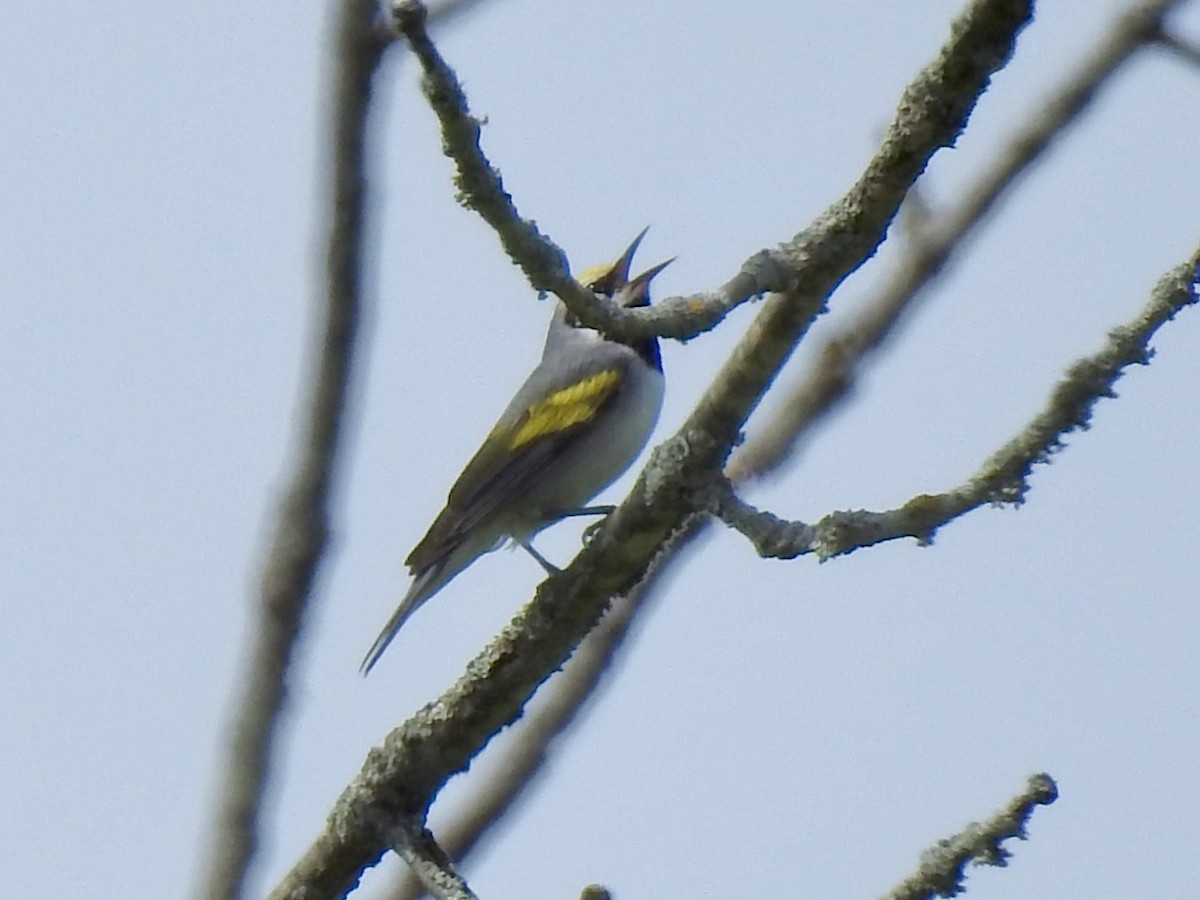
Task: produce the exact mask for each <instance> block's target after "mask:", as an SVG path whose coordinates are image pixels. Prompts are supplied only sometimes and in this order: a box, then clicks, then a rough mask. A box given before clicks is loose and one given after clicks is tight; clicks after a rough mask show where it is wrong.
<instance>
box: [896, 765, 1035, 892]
mask: <svg viewBox="0 0 1200 900" xmlns="http://www.w3.org/2000/svg"><path fill="white" fill-rule="evenodd" d="M1057 799H1058V785H1056V784H1055V783H1054V779H1053V778H1051V777H1050V776H1049V775H1046V774H1044V773H1042V774H1039V775H1034V776H1032V777H1030V779H1029V782H1028V783H1027V784H1026V785H1025V790H1023V791H1022V792H1021V793H1019V794H1017V796H1015V797H1013V798H1012V800H1010V801H1009V802H1008V805H1007V806H1005V807H1004V809H1002V810H1000V812H998V813H996V814H995V815H994V816H992V817H991V818H990V819H988V820H987V821H986V822H972V823H971V824H970V825H968V826H967V827H966V828H964V829H963V830H962V831H960V832H959V833H958V834H956V835H954V836H952V837H949V838H945V839H943V840H940V841H938V844H937V846H936V847H933V848H931V849H929V850H926V851H925V853H924V854H922V856H921V862H920V865H919V866H918V868H917V871H916V872H915V873H914V874H913V875H910V876H909V877H908V878H906V879H905V880H904V883H903V884H901V885H899V886H898V887H896V888H895V889H894V890H892V891H891V892H890V893H888V894H887V895H886V896H885V897H884V900H931V898H934V897H954V896H956V895H957V894H960V893H962V892H963V891H964V890H965V888H964V887H963V879H964V878H965V877H966V868H967V864H968V863H972V862H974V863H976V864H977V865H988V866H1005V865H1007V864H1008V859H1009V856H1010V855H1011V854H1010V853H1009V852H1008V851H1007V850H1005V849H1004V847H1003V843H1004V841H1007V840H1010V839H1012V838H1019V839H1020V840H1025V827H1026V825H1027V824H1028V822H1029V819H1030V817H1031V816H1032V815H1033V811H1034V809H1035V808H1036V807H1038V806H1049V805H1050V804H1051V803H1053V802H1054V801H1055V800H1057Z"/></svg>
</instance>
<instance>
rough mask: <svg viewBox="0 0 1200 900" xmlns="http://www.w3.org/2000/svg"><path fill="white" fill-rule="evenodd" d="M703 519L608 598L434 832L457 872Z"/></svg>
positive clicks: (597, 679) (590, 690) (397, 897)
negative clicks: (509, 739)
mask: <svg viewBox="0 0 1200 900" xmlns="http://www.w3.org/2000/svg"><path fill="white" fill-rule="evenodd" d="M707 521H708V520H707V519H700V518H697V519H694V520H693V523H694V526H693V527H692V528H690V529H688V530H686V531H683V532H680V533H679V534H678V535H677V536H676V537H675V538H674V539H673V541H672V545H671V546H670V547H666V548H664V549H663V552H662V553H661V554H660V555H659V556H658V558H657V559H656V560H655V563H654V565H653V566H652V568H651V570H650V571H649V572H648V573H647V574H646V577H645V578H643V579H642V581H641V582H639V583H638V585H637V586H636V587H635V588H634V589H633V590H631V591H630V592H629V593H627V594H626V595H624V596H620V597H615V598H614V599H613V602H612V607H611V608H610V609H609V611H608V613H607V614H606V615H605V616H604V618H603V619H601V620H600V624H599V625H597V626H596V627H595V628H594V629H593V630H592V631H591V632H590V633H589V634H588V636H587V637H586V638H585V639H584V641H583V643H582V644H580V645H579V648H578V649H577V650H576V651H575V654H574V656H572V657H571V659H570V661H569V662H568V663H567V664H566V666H565V668H564V669H563V671H562V673H561V674H559V675H558V676H557V677H556V678H554V679H553V680H551V681H550V683H549V684H548V685H546V686H545V687H544V688H543V689H542V692H541V693H540V694H539V696H538V699H537V702H536V704H534V706H533V710H532V712H530V711H527V712H526V714H525V715H524V716H523V717H522V719H521V722H520V723H519V725H518V726H517V727H518V728H519V729H520V731H519V734H518V736H517V738H516V741H515V742H514V743H513V744H511V745H510V746H508V747H506V748H505V751H504V755H503V756H502V757H501V758H500V759H498V760H493V761H492V766H491V768H492V773H493V774H490V775H489V776H488V778H487V780H486V781H485V782H484V783H483V784H482V785H480V786H479V787H478V788H477V789H475V790H473V791H472V794H471V799H470V802H469V808H468V810H467V812H466V813H465V814H464V815H463V816H462V817H461V818H459V819H457V820H455V821H454V822H452V823H451V824H450V825H448V826H446V827H442V828H439V829H438V834H439V835H440V844H441V846H442V847H443V848H444V849H445V851H446V852H447V854H449V856H450V857H451V858H452V859H454V860H457V861H458V863H459V864H460V865H461V864H462V862H463V860H464V859H465V858H466V857H467V855H468V854H470V853H471V851H472V850H474V849H475V848H476V846H477V845H478V843H479V842H480V841H481V840H482V838H483V836H484V835H485V834H486V833H487V831H488V830H489V829H490V828H491V827H492V826H493V825H495V824H496V822H497V821H498V820H499V819H501V818H502V817H503V816H504V815H505V814H506V813H507V812H508V811H509V810H510V809H512V808H513V807H514V806H515V805H516V804H517V803H518V802H519V801H520V800H521V799H522V797H523V796H524V795H525V794H526V793H527V792H528V791H529V789H530V788H532V787H533V786H534V785H535V783H536V778H537V775H538V774H539V773H540V772H541V771H543V769H544V765H545V763H546V761H547V760H548V758H549V753H550V751H549V748H550V746H551V744H552V743H553V742H554V739H555V738H557V737H558V736H559V735H561V734H562V733H563V732H565V731H566V730H567V729H568V728H570V727H571V725H572V724H574V722H575V720H576V718H577V717H578V716H579V715H580V714H581V713H582V712H583V711H584V704H585V703H586V702H587V700H588V699H589V698H590V697H592V696H593V694H594V693H595V690H596V688H597V687H598V686H599V684H600V683H601V681H602V679H603V676H604V674H605V673H606V672H607V671H608V670H609V668H610V666H611V665H612V663H613V660H614V659H615V657H616V656H617V654H618V653H619V652H620V651H621V649H622V648H623V646H624V645H625V639H626V638H627V637H628V636H629V634H630V630H631V628H632V626H633V622H634V619H635V618H636V617H637V615H638V614H639V613H640V612H642V611H643V610H644V609H645V608H646V607H647V606H649V605H650V603H651V602H652V600H653V599H655V598H656V597H658V596H661V594H660V592H658V591H657V590H656V588H657V587H658V585H659V582H660V577H661V576H662V574H664V571H665V569H666V566H667V564H668V563H672V562H676V561H677V560H678V558H679V550H681V549H682V547H683V545H684V544H685V543H690V542H691V540H692V539H693V538H694V537H696V536H698V535H699V534H700V533H701V531H702V526H704V525H706V524H707ZM423 894H424V887H423V885H422V884H421V882H420V880H419V879H418V878H417V877H416V876H415V875H414V874H413V873H411V872H405V873H404V874H402V875H401V876H400V878H399V880H398V881H397V883H396V885H395V886H394V887H393V889H392V890H391V891H390V892H389V895H388V896H389V897H390V900H417V898H419V897H421V896H423Z"/></svg>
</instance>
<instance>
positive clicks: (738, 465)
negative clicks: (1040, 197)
mask: <svg viewBox="0 0 1200 900" xmlns="http://www.w3.org/2000/svg"><path fill="white" fill-rule="evenodd" d="M1179 3H1180V0H1154V2H1150V3H1143V4H1141V5H1139V6H1137V7H1134V8H1132V9H1131V10H1130V11H1128V12H1127V13H1125V14H1124V15H1121V16H1119V17H1117V18H1116V19H1115V21H1114V22H1113V25H1112V27H1111V28H1110V29H1109V31H1108V33H1107V34H1106V35H1105V37H1104V39H1103V40H1102V41H1101V42H1100V43H1099V44H1098V46H1097V47H1096V49H1095V50H1093V51H1092V53H1090V54H1089V55H1088V57H1087V58H1086V59H1085V60H1084V61H1083V63H1081V64H1080V66H1079V68H1078V69H1077V70H1076V71H1075V72H1074V73H1072V74H1071V75H1070V76H1068V77H1067V78H1066V79H1065V80H1064V82H1063V84H1062V85H1061V86H1060V87H1059V88H1058V89H1057V90H1055V91H1054V92H1053V94H1052V95H1051V96H1050V97H1049V98H1048V99H1047V100H1046V101H1045V102H1043V103H1041V104H1039V106H1038V111H1037V112H1036V113H1035V114H1034V115H1031V116H1030V118H1029V119H1028V120H1026V121H1025V123H1024V124H1023V125H1022V126H1021V127H1020V128H1019V129H1018V130H1017V131H1016V133H1015V134H1013V136H1012V137H1011V138H1010V139H1009V140H1008V141H1007V142H1006V144H1005V146H1004V147H1003V149H1002V150H1001V151H1000V153H999V154H998V155H997V156H996V158H995V159H994V161H993V162H992V163H991V164H990V165H989V166H988V167H987V168H986V169H985V170H984V171H983V172H982V173H981V174H980V176H979V177H978V178H976V179H975V180H974V181H973V182H972V183H971V185H970V186H969V187H968V188H967V190H966V192H965V193H964V194H963V196H962V197H961V199H959V200H958V202H957V203H956V204H955V205H954V206H953V207H952V208H951V209H950V210H949V211H947V212H945V213H942V214H941V215H932V214H931V213H929V211H923V213H922V221H921V226H920V228H919V229H917V230H916V233H915V234H914V235H913V237H912V239H910V240H909V242H908V244H907V246H906V247H905V253H904V257H903V263H902V265H901V266H900V268H899V270H898V271H897V272H896V273H895V274H894V275H893V276H892V278H891V279H890V280H889V282H888V283H887V285H886V286H885V287H884V288H883V289H882V290H881V291H880V292H879V294H878V295H877V296H876V297H874V298H873V299H872V300H871V301H870V302H869V303H868V305H867V308H866V311H865V312H864V313H863V314H862V315H860V316H859V317H858V319H857V320H856V321H855V322H853V323H852V324H851V325H850V326H849V327H847V328H845V329H843V330H842V332H841V333H840V334H838V335H837V336H836V337H834V338H832V339H830V340H829V341H828V342H827V343H826V344H825V345H824V347H823V348H822V350H821V352H820V353H819V354H818V355H817V361H816V364H815V365H814V366H813V368H812V370H811V371H810V372H809V373H808V374H807V375H806V376H805V377H804V378H803V379H801V381H800V383H799V385H798V386H797V387H795V388H794V389H792V391H791V392H790V393H791V396H790V397H789V398H788V400H787V401H786V402H784V403H783V404H781V405H780V407H779V412H778V413H777V414H776V415H775V417H774V418H773V419H772V421H771V423H770V425H769V426H768V427H766V428H764V429H763V430H762V431H761V432H759V433H758V434H756V435H754V436H753V438H752V439H751V440H749V441H747V443H746V444H745V445H744V446H742V447H741V448H739V450H738V451H737V453H735V454H734V456H733V458H732V459H731V460H730V463H729V465H728V466H727V467H726V474H727V475H728V476H729V478H730V479H731V480H732V481H733V482H734V483H735V484H737V483H741V482H745V481H747V480H749V479H752V478H756V477H758V476H759V475H760V474H762V473H765V472H768V471H775V470H777V469H778V467H779V465H780V464H781V463H782V462H783V461H784V460H785V459H787V458H788V457H790V456H791V455H792V454H793V452H794V451H795V449H796V447H797V445H798V444H799V442H800V441H801V440H802V439H803V437H804V436H805V435H806V434H807V433H808V432H809V431H810V429H811V428H812V427H813V425H814V424H815V423H816V422H818V421H819V420H820V419H821V418H823V417H824V416H825V415H826V414H828V412H829V411H830V410H832V409H834V408H835V407H836V406H837V405H838V403H839V402H840V401H842V400H843V399H845V397H846V396H847V395H848V394H849V393H850V391H851V390H853V387H854V385H855V383H856V381H857V377H858V373H859V372H860V371H861V370H862V368H863V366H864V363H865V361H866V359H867V358H868V357H869V356H871V355H872V353H873V352H874V351H875V350H877V349H879V348H880V347H881V346H882V345H883V344H884V342H885V341H886V340H887V337H888V336H889V335H890V334H891V333H892V331H893V329H894V328H895V327H896V325H897V324H898V323H899V322H900V320H901V318H902V317H903V316H904V315H905V314H907V313H908V312H909V311H910V310H911V309H912V308H913V307H914V305H916V303H917V302H918V301H919V300H921V299H922V298H923V297H924V296H925V295H926V293H927V288H928V287H929V285H930V284H931V283H932V282H933V281H935V280H936V279H937V277H938V275H940V274H941V272H942V271H943V270H944V268H945V266H946V264H947V263H948V262H949V261H950V260H951V259H952V258H953V257H954V256H955V255H957V254H958V253H960V252H962V250H963V249H965V247H966V246H967V239H968V238H969V237H970V236H971V235H972V234H973V233H974V231H975V229H976V227H977V226H978V225H979V224H981V223H982V222H983V221H985V220H986V219H987V216H988V213H989V212H991V210H992V209H994V208H995V205H996V202H997V201H998V200H999V199H1000V197H1001V196H1003V195H1004V194H1006V193H1007V192H1008V191H1009V190H1011V189H1012V188H1013V187H1014V186H1015V185H1016V183H1017V182H1018V181H1019V179H1020V177H1021V175H1022V174H1024V173H1025V172H1026V171H1028V170H1029V168H1030V167H1031V166H1032V165H1033V164H1034V163H1035V162H1037V161H1038V160H1039V159H1041V158H1042V156H1043V155H1044V154H1045V152H1046V151H1047V150H1049V149H1050V147H1051V146H1052V145H1053V144H1055V143H1056V142H1057V141H1059V140H1060V139H1061V137H1062V135H1063V133H1064V131H1065V130H1066V129H1068V128H1069V127H1070V126H1071V125H1073V124H1074V123H1075V122H1077V121H1078V120H1079V118H1080V117H1081V116H1082V114H1083V113H1084V112H1085V111H1086V110H1087V109H1088V108H1089V107H1090V105H1091V103H1092V101H1093V100H1094V99H1095V98H1096V96H1097V95H1098V93H1099V92H1100V90H1101V89H1102V88H1103V87H1104V86H1105V85H1106V84H1107V83H1108V82H1110V81H1111V80H1112V78H1113V77H1114V76H1115V75H1116V74H1117V73H1118V72H1120V71H1122V70H1123V67H1124V64H1125V63H1126V62H1128V61H1129V59H1130V58H1131V57H1132V56H1133V55H1134V53H1135V52H1136V51H1137V50H1139V49H1140V48H1142V47H1144V46H1145V45H1146V44H1147V43H1149V42H1152V41H1155V40H1159V39H1164V38H1162V37H1161V36H1162V34H1163V32H1162V21H1163V18H1164V16H1166V14H1167V13H1169V12H1170V11H1171V9H1172V8H1173V7H1175V6H1178V5H1179ZM910 196H911V194H910Z"/></svg>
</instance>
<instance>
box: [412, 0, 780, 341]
mask: <svg viewBox="0 0 1200 900" xmlns="http://www.w3.org/2000/svg"><path fill="white" fill-rule="evenodd" d="M394 12H395V21H396V27H397V29H398V30H399V31H400V32H401V33H402V34H403V35H404V36H405V37H406V38H407V39H408V43H409V46H410V47H411V48H412V50H413V53H414V54H415V55H416V57H417V59H418V61H419V62H420V63H421V66H422V69H423V71H424V76H423V78H422V81H421V86H422V89H423V90H424V92H425V97H426V99H427V100H428V101H429V105H430V106H431V107H432V109H433V111H434V112H435V113H436V114H437V117H438V121H439V123H440V124H441V128H442V149H443V151H444V152H445V153H446V155H447V156H448V157H450V158H451V159H452V160H454V162H455V165H456V167H457V172H456V174H455V187H456V189H457V191H458V197H459V200H460V202H462V203H463V205H465V206H466V207H468V208H469V209H473V210H474V211H475V212H477V213H479V215H480V216H481V217H482V218H483V219H484V221H486V222H487V223H488V224H489V225H491V226H492V228H493V230H495V232H496V235H497V236H498V237H499V238H500V243H501V246H503V247H504V250H505V252H506V253H507V254H508V255H509V257H510V258H511V259H512V260H513V262H514V263H516V264H517V265H518V266H519V267H520V268H521V270H522V271H523V272H524V273H525V275H526V277H527V278H528V279H529V282H530V284H532V285H533V286H534V288H536V289H537V290H538V291H542V292H547V291H548V292H550V293H553V294H555V295H557V296H558V297H559V298H560V299H561V300H562V301H563V303H565V304H566V305H567V307H568V308H569V309H570V310H571V312H572V313H574V314H575V315H576V316H577V317H578V318H579V320H580V321H581V322H583V323H584V324H586V325H590V326H592V327H594V328H599V329H600V330H602V331H604V332H605V333H606V334H609V335H611V336H612V337H615V338H620V339H623V340H637V339H641V338H645V337H649V336H650V335H653V334H657V335H660V336H663V337H674V338H679V339H687V338H690V337H695V336H696V335H697V334H700V333H701V332H704V331H707V330H709V329H711V328H713V327H715V326H716V325H717V324H718V323H719V322H720V321H721V319H722V318H724V316H725V315H726V314H727V313H728V312H729V311H730V310H731V309H734V308H735V307H737V306H738V305H740V304H741V303H744V302H745V301H747V300H749V299H750V298H752V297H757V296H761V295H762V294H765V293H767V292H768V291H780V290H785V289H786V288H787V287H788V286H789V285H790V284H791V283H792V282H793V281H794V280H795V276H794V272H793V271H792V269H791V266H790V265H789V264H787V263H786V262H785V261H784V260H783V258H782V257H781V256H780V255H779V254H778V253H775V252H772V251H765V250H764V251H760V252H759V253H756V254H754V255H752V256H751V257H750V258H749V259H747V260H746V261H745V262H744V263H743V264H742V266H741V269H740V270H739V271H738V273H737V274H736V275H734V277H733V278H731V279H730V280H729V282H728V283H726V284H725V285H723V286H722V287H721V288H719V289H717V290H716V291H713V292H711V293H708V294H697V295H694V296H691V297H674V298H668V299H666V300H663V301H660V302H658V303H656V304H654V306H653V307H648V308H643V309H624V308H622V307H621V306H620V305H619V304H617V303H615V302H614V301H612V300H610V299H606V298H605V297H602V296H597V295H594V294H592V293H591V292H590V291H588V290H586V289H584V288H583V286H581V285H580V284H579V283H578V282H576V281H575V279H574V278H572V277H571V272H570V267H569V264H568V262H567V255H566V253H565V252H564V251H563V250H562V248H560V247H559V246H558V245H557V244H555V243H554V242H553V241H552V240H550V239H549V238H548V237H546V236H545V235H544V234H542V233H541V231H539V230H538V227H537V225H536V224H535V223H534V222H533V221H532V220H527V219H523V218H522V217H521V215H520V213H519V212H518V211H517V207H516V204H515V203H514V202H513V199H512V197H511V196H510V195H509V194H508V192H507V191H505V189H504V182H503V180H502V178H501V176H500V172H499V170H498V169H497V168H496V167H495V166H493V165H492V163H491V162H490V161H489V160H488V158H487V157H486V156H485V155H484V152H483V149H482V148H481V147H480V145H479V138H480V132H481V129H482V125H481V123H480V121H479V120H478V119H476V118H475V117H474V116H472V115H471V113H470V110H469V108H468V106H467V99H466V96H465V95H464V94H463V90H462V86H461V85H460V84H459V81H458V77H457V76H456V75H455V73H454V71H453V69H451V68H450V66H449V65H448V64H447V63H446V61H445V60H444V59H443V58H442V56H441V54H440V53H439V52H438V49H437V47H436V46H435V45H434V43H433V41H432V40H431V39H430V37H429V34H428V32H427V30H426V13H425V7H424V5H423V4H421V3H420V2H417V0H404V2H401V3H397V4H396V6H395V9H394Z"/></svg>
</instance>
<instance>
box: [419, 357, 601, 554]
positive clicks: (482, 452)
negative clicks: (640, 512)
mask: <svg viewBox="0 0 1200 900" xmlns="http://www.w3.org/2000/svg"><path fill="white" fill-rule="evenodd" d="M624 381H625V368H624V366H622V365H621V364H620V363H619V362H616V361H614V360H611V359H610V360H607V361H605V362H604V363H602V364H593V365H591V366H590V367H587V368H582V367H577V368H571V369H568V370H567V371H565V372H563V373H561V374H560V375H559V376H558V377H556V378H554V380H553V382H551V381H550V380H549V376H548V375H547V374H546V372H545V370H542V369H539V370H535V372H534V373H533V375H531V376H530V378H529V380H528V381H527V382H526V383H525V385H523V386H522V388H521V390H520V391H518V393H517V396H516V398H515V400H514V405H513V406H511V407H510V408H509V409H508V410H507V411H506V412H505V414H504V415H503V416H501V418H500V421H499V422H497V423H496V426H495V427H494V428H493V429H492V430H491V432H490V433H489V434H488V436H487V439H486V440H485V441H484V443H483V446H482V447H480V449H479V452H478V453H476V454H475V456H474V458H472V459H471V461H470V462H469V463H467V467H466V468H465V469H464V470H463V473H462V474H461V475H460V476H459V477H458V481H456V482H455V484H454V487H453V488H451V490H450V496H449V499H448V500H447V502H446V508H445V509H444V510H442V512H441V514H440V515H439V516H438V517H437V519H436V520H435V521H434V523H433V525H432V526H431V527H430V529H429V532H428V533H427V534H426V535H425V537H424V538H422V539H421V542H420V543H419V544H417V546H416V547H415V548H414V549H413V551H412V553H411V554H409V557H408V560H407V563H408V566H409V568H410V569H411V570H412V571H413V572H414V573H419V572H421V571H423V570H425V569H427V568H429V567H430V566H432V565H435V564H436V563H437V561H438V560H439V559H441V558H443V557H444V556H445V555H446V554H448V553H449V552H450V551H452V550H453V549H454V548H455V547H456V546H458V544H459V542H460V541H461V540H462V538H463V536H464V535H465V534H467V533H468V532H470V531H471V529H473V528H474V527H476V526H477V525H479V524H480V523H481V522H483V521H484V520H486V519H487V518H488V517H489V516H491V515H492V514H493V513H495V512H496V510H498V509H503V508H504V507H505V506H507V505H508V504H509V503H510V502H511V501H512V500H514V499H515V498H517V497H519V496H521V495H522V494H524V493H525V492H526V491H528V490H529V488H530V487H531V485H533V484H535V483H536V479H537V477H538V475H539V473H541V472H542V471H544V470H545V468H546V467H547V466H548V465H550V464H551V463H552V462H553V461H554V460H555V459H557V458H558V457H559V456H560V455H561V454H562V453H563V451H564V450H565V449H566V447H568V446H569V445H571V444H572V443H573V441H574V440H577V439H578V438H579V437H580V436H581V432H584V431H586V430H588V429H589V428H590V427H591V426H593V425H594V424H595V422H596V420H597V419H598V418H599V417H600V414H601V413H602V412H603V410H604V409H605V408H606V407H607V406H608V405H609V404H610V403H612V401H613V400H614V399H615V397H616V396H617V394H618V392H619V391H620V389H621V386H622V384H623V382H624ZM522 397H537V398H540V399H537V400H532V401H531V402H519V401H521V398H522ZM564 511H565V510H564Z"/></svg>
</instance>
